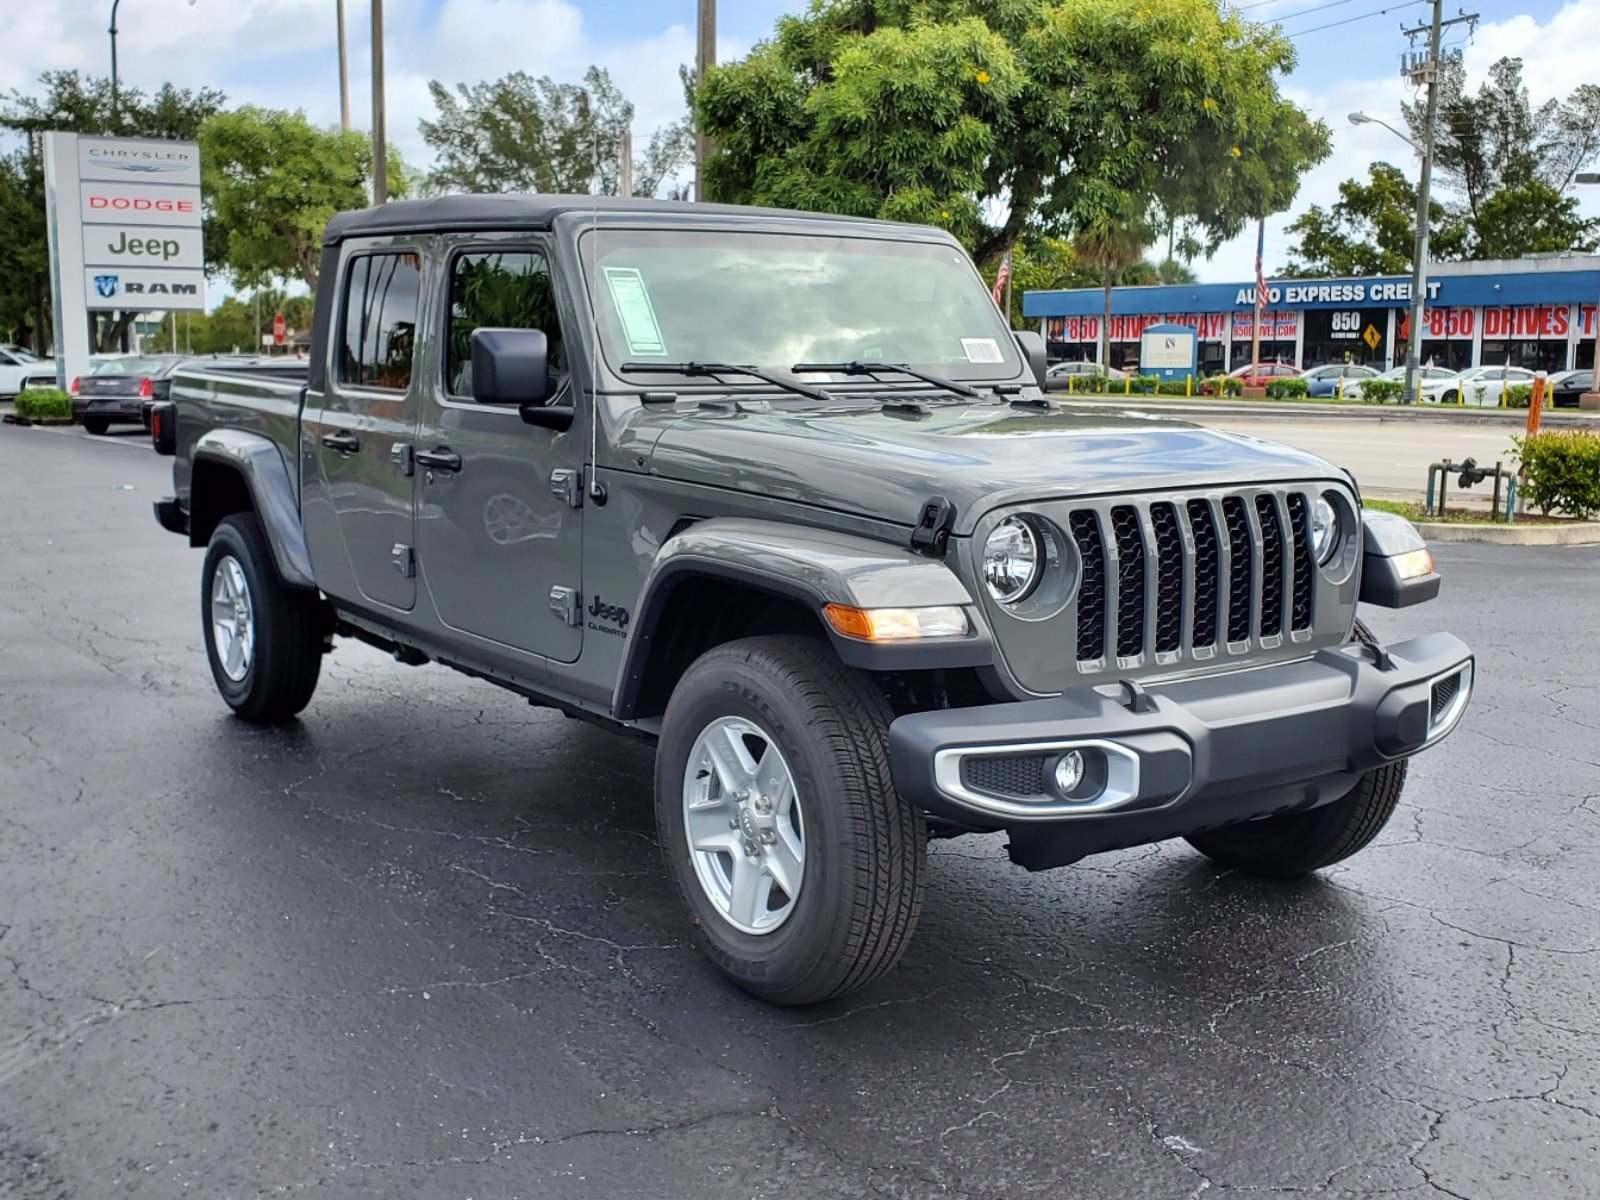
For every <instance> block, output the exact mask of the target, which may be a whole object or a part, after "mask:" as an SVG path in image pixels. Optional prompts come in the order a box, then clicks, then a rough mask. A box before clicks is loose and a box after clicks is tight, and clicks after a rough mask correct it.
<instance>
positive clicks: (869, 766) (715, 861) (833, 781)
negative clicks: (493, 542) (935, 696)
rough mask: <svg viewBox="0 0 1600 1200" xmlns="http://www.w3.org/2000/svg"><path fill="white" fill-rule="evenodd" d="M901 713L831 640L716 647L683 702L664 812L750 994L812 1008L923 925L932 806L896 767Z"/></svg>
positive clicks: (690, 898)
mask: <svg viewBox="0 0 1600 1200" xmlns="http://www.w3.org/2000/svg"><path fill="white" fill-rule="evenodd" d="M890 716H891V714H890V711H889V708H888V705H887V704H886V703H885V701H884V699H883V697H882V696H881V695H880V694H879V693H878V692H877V690H876V689H875V688H873V687H872V686H871V684H870V682H869V681H868V680H867V679H866V678H864V677H863V676H862V675H860V674H859V673H858V672H855V671H852V670H851V669H849V668H848V667H846V666H845V665H844V664H843V663H841V662H840V661H839V660H838V658H837V657H836V656H835V655H834V653H833V651H832V649H831V648H830V647H829V646H828V645H827V644H826V643H824V642H820V641H816V640H813V639H810V638H803V637H758V638H747V639H744V640H742V641H737V642H730V643H728V644H727V645H724V646H719V647H717V648H716V649H713V650H711V651H708V652H707V653H706V654H704V655H703V656H702V657H701V658H700V659H698V660H697V661H696V662H695V663H694V665H693V666H691V667H690V668H689V670H688V671H687V672H686V673H685V674H684V676H683V679H682V680H681V681H680V682H679V684H678V686H677V689H676V690H675V691H674V692H673V694H672V699H671V702H670V703H669V704H668V706H667V712H666V717H665V719H664V721H663V723H662V729H661V741H660V746H659V750H658V753H657V757H656V823H657V829H658V832H659V836H660V841H661V851H662V855H663V857H664V858H665V860H666V866H667V871H668V874H669V875H670V876H671V878H672V880H673V882H674V884H675V885H676V887H677V890H678V893H679V895H680V896H681V898H682V900H683V902H684V905H685V907H686V908H687V909H688V915H689V917H690V920H691V922H692V926H693V928H694V930H695V934H696V936H697V937H698V938H699V940H700V942H701V946H702V948H703V949H704V950H705V952H706V954H707V955H708V956H709V957H710V958H711V960H712V961H713V962H714V963H715V964H716V965H717V966H718V968H720V969H721V970H722V972H723V973H724V974H726V975H727V976H728V977H729V978H730V979H731V980H733V982H735V983H737V984H738V985H739V986H740V987H742V988H744V989H745V990H747V991H749V992H752V993H754V994H755V995H758V996H761V997H763V998H764V999H767V1000H771V1001H774V1002H776V1003H779V1004H812V1003H816V1002H817V1001H821V1000H827V999H830V998H832V997H834V996H840V995H843V994H844V993H846V992H849V991H852V990H854V989H855V988H858V987H861V986H862V985H863V984H866V983H868V982H870V981H871V980H873V979H876V978H877V977H878V976H880V975H882V974H884V973H885V972H887V971H888V970H890V969H891V968H892V967H893V966H894V964H895V963H896V962H897V961H898V960H899V958H900V955H901V952H902V951H903V950H904V949H905V946H906V943H907V942H908V941H909V939H910V937H911V932H912V929H913V927H914V926H915V924H916V919H917V909H918V905H919V903H920V900H921V894H922V886H923V876H924V871H925V866H926V849H927V832H926V828H925V826H924V823H923V820H922V817H921V815H920V814H919V813H918V812H916V811H915V810H914V809H912V808H911V807H910V806H909V805H907V804H906V803H905V802H904V801H903V800H901V799H900V797H899V796H898V795H896V793H895V791H894V785H893V783H892V782H891V780H890V775H889V757H888V726H889V720H890Z"/></svg>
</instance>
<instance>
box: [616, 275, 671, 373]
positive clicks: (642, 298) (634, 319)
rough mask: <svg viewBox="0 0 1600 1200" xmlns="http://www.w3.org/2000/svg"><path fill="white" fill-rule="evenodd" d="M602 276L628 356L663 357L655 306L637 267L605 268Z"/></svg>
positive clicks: (663, 352)
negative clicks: (618, 321)
mask: <svg viewBox="0 0 1600 1200" xmlns="http://www.w3.org/2000/svg"><path fill="white" fill-rule="evenodd" d="M605 275H606V286H607V287H609V288H610V289H611V303H612V305H613V306H614V307H615V308H616V310H617V319H618V320H620V321H621V322H622V333H623V336H624V337H626V338H627V339H628V353H629V354H643V355H650V356H653V357H656V358H660V357H663V356H664V355H665V354H666V352H667V343H666V341H665V340H664V339H663V338H662V336H661V326H660V325H659V324H658V323H657V322H656V310H655V306H654V305H652V304H651V303H650V293H649V291H648V290H647V289H646V288H645V286H644V276H643V275H641V274H640V273H639V269H638V268H637V267H606V268H605Z"/></svg>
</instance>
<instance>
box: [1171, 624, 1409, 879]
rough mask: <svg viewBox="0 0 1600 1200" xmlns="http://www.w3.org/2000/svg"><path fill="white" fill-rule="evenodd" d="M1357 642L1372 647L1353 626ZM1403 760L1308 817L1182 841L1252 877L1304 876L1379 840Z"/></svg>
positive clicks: (1396, 796)
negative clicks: (1373, 840)
mask: <svg viewBox="0 0 1600 1200" xmlns="http://www.w3.org/2000/svg"><path fill="white" fill-rule="evenodd" d="M1355 635H1356V639H1357V640H1358V641H1361V642H1365V643H1366V644H1367V645H1369V646H1370V645H1374V644H1375V639H1374V638H1373V636H1372V631H1371V630H1370V629H1368V628H1367V627H1366V626H1365V625H1363V624H1362V623H1361V622H1360V621H1357V622H1356V629H1355ZM1405 783H1406V760H1405V759H1401V760H1400V761H1399V762H1392V763H1385V764H1384V765H1383V766H1381V767H1378V768H1376V769H1375V770H1372V771H1368V772H1367V773H1366V774H1365V775H1363V776H1362V777H1361V778H1360V779H1359V780H1358V781H1357V783H1356V785H1355V786H1354V787H1352V788H1351V789H1350V791H1348V792H1347V793H1345V795H1343V796H1341V797H1339V799H1337V800H1335V801H1333V802H1332V803H1329V804H1324V805H1322V806H1320V807H1318V808H1313V809H1311V810H1310V811H1309V812H1299V813H1287V814H1285V815H1283V816H1279V817H1263V818H1262V819H1260V820H1258V821H1245V822H1243V823H1242V824H1239V825H1228V826H1225V827H1224V828H1222V829H1213V830H1210V831H1208V832H1206V833H1197V834H1194V835H1192V836H1191V837H1189V838H1187V839H1185V840H1186V841H1188V843H1189V844H1190V845H1191V846H1193V847H1194V848H1195V849H1196V850H1198V851H1200V853H1201V854H1204V855H1205V856H1206V857H1207V858H1211V859H1214V860H1216V861H1217V862H1219V863H1221V864H1222V865H1224V866H1227V867H1233V868H1235V869H1237V870H1240V871H1246V872H1248V873H1250V874H1252V875H1267V876H1274V877H1278V878H1285V877H1291V876H1296V875H1306V874H1309V873H1310V872H1312V871H1316V870H1320V869H1321V868H1323V867H1329V866H1332V865H1333V864H1334V863H1336V862H1339V861H1341V860H1343V859H1346V858H1349V857H1350V856H1351V855H1352V854H1354V853H1356V851H1358V850H1361V849H1363V848H1364V847H1365V846H1366V845H1367V844H1368V843H1369V842H1371V841H1372V839H1373V838H1375V837H1377V836H1378V833H1379V831H1380V830H1382V829H1383V827H1384V825H1386V824H1387V823H1388V821H1389V818H1390V817H1391V816H1393V815H1394V810H1395V807H1396V805H1398V804H1399V803H1400V793H1401V792H1402V791H1403V790H1404V789H1405Z"/></svg>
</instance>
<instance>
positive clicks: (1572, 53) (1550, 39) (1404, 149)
mask: <svg viewBox="0 0 1600 1200" xmlns="http://www.w3.org/2000/svg"><path fill="white" fill-rule="evenodd" d="M1596 46H1600V4H1596V3H1594V2H1593V0H1568V3H1567V4H1566V5H1565V6H1564V7H1562V8H1561V9H1559V10H1557V11H1556V13H1555V14H1554V15H1553V16H1552V17H1551V18H1550V19H1549V20H1548V21H1546V22H1545V23H1544V24H1542V25H1541V24H1540V23H1539V22H1538V21H1536V20H1535V19H1534V18H1533V17H1530V16H1526V15H1519V16H1513V17H1508V18H1506V19H1505V20H1502V21H1489V22H1485V23H1483V24H1480V25H1479V27H1478V30H1477V33H1476V35H1475V36H1474V37H1473V39H1472V41H1471V43H1470V44H1469V45H1467V46H1465V47H1464V59H1465V64H1466V68H1467V82H1468V86H1469V87H1472V88H1476V87H1477V86H1478V83H1479V82H1480V81H1481V80H1483V78H1484V77H1485V75H1486V74H1487V72H1488V69H1489V67H1490V65H1491V64H1492V63H1494V62H1495V61H1496V60H1498V59H1500V58H1504V57H1512V58H1518V57H1520V58H1521V59H1523V61H1524V64H1525V69H1524V79H1525V81H1526V83H1527V85H1528V94H1529V98H1530V99H1531V100H1532V101H1533V103H1534V104H1542V103H1543V102H1544V101H1546V100H1549V99H1551V98H1552V97H1556V96H1560V97H1565V96H1568V95H1570V94H1571V93H1572V91H1573V89H1574V88H1576V87H1577V86H1578V85H1579V84H1583V83H1594V82H1595V81H1596V77H1597V71H1596V67H1595V61H1596V60H1595V47H1596ZM1284 94H1285V95H1287V96H1288V97H1289V98H1290V99H1292V100H1294V101H1295V103H1297V104H1299V105H1300V106H1301V107H1303V108H1304V109H1305V110H1306V111H1307V112H1309V113H1310V114H1311V115H1312V116H1315V117H1321V118H1322V119H1323V120H1324V121H1326V122H1327V123H1328V126H1329V128H1330V129H1332V130H1333V131H1334V134H1333V153H1332V155H1330V156H1329V158H1328V159H1327V161H1325V162H1323V163H1322V164H1321V165H1319V166H1317V167H1315V168H1313V169H1312V170H1311V171H1309V172H1307V173H1306V176H1305V178H1304V179H1302V180H1301V183H1300V192H1299V195H1298V196H1297V197H1296V199H1295V203H1294V205H1293V206H1292V207H1291V208H1290V210H1289V211H1288V212H1287V213H1280V214H1278V215H1277V216H1275V217H1270V218H1268V220H1267V252H1266V269H1267V273H1268V274H1269V275H1270V274H1272V273H1274V272H1276V271H1281V270H1282V269H1283V268H1284V266H1285V265H1286V263H1287V260H1288V248H1289V246H1291V245H1292V244H1293V239H1292V238H1291V237H1290V236H1289V234H1288V233H1287V232H1286V231H1287V229H1288V226H1289V225H1290V224H1291V223H1292V222H1293V221H1294V219H1295V218H1296V217H1297V216H1299V215H1300V214H1301V213H1303V212H1305V211H1306V210H1307V209H1308V208H1310V207H1311V206H1312V205H1313V204H1318V205H1321V206H1322V207H1324V208H1327V207H1328V206H1329V205H1331V204H1333V203H1334V202H1335V201H1337V200H1338V198H1339V184H1340V183H1341V182H1343V181H1344V180H1346V179H1355V178H1365V177H1366V174H1367V167H1368V166H1369V165H1370V164H1371V163H1373V162H1375V161H1384V162H1389V163H1393V164H1394V165H1395V166H1397V167H1399V168H1400V169H1401V170H1402V171H1404V172H1405V173H1406V175H1407V177H1408V178H1410V179H1411V180H1413V181H1415V180H1416V178H1417V175H1418V163H1417V158H1416V155H1415V153H1413V151H1412V150H1411V148H1410V147H1409V146H1407V145H1406V144H1405V143H1404V142H1402V141H1400V140H1399V139H1398V138H1397V137H1395V136H1394V134H1392V133H1390V132H1388V131H1387V130H1385V129H1384V128H1382V127H1381V126H1378V125H1362V126H1356V127H1351V125H1350V120H1349V114H1350V113H1352V112H1366V113H1367V114H1369V115H1370V116H1374V117H1380V118H1382V119H1383V120H1385V121H1388V122H1389V123H1390V124H1391V125H1394V126H1395V127H1396V128H1398V129H1399V130H1400V131H1401V132H1403V133H1405V132H1408V131H1407V130H1406V127H1405V123H1404V121H1403V120H1402V118H1401V115H1400V103H1401V101H1402V100H1405V101H1409V100H1411V99H1412V98H1413V97H1414V96H1415V95H1420V92H1415V91H1414V90H1413V89H1412V87H1411V86H1410V84H1408V83H1407V82H1405V81H1404V80H1402V79H1401V78H1400V76H1399V75H1398V73H1396V72H1394V71H1392V70H1389V71H1385V73H1384V74H1382V75H1376V76H1374V77H1372V78H1370V79H1364V80H1348V81H1344V80H1341V81H1339V82H1336V83H1334V84H1333V85H1332V86H1330V87H1327V88H1325V89H1321V90H1318V91H1315V92H1306V91H1303V90H1301V89H1300V88H1298V87H1295V86H1294V85H1293V84H1292V83H1291V85H1290V86H1288V87H1286V88H1285V89H1284ZM1577 195H1578V200H1579V206H1580V208H1581V209H1582V210H1583V212H1584V213H1585V215H1587V216H1592V217H1600V188H1594V187H1591V188H1587V189H1585V188H1580V189H1578V192H1577ZM1255 254H1256V234H1255V230H1254V229H1251V230H1250V231H1249V232H1248V233H1245V234H1242V235H1240V236H1239V237H1237V238H1234V239H1233V240H1232V241H1230V242H1228V243H1226V244H1225V245H1224V246H1223V247H1222V248H1221V249H1220V250H1218V251H1217V253H1216V255H1215V256H1214V257H1213V258H1212V259H1211V260H1210V261H1209V262H1197V263H1196V264H1195V269H1196V270H1197V271H1198V272H1199V274H1200V277H1201V278H1202V279H1205V280H1208V281H1232V280H1236V279H1239V280H1247V279H1251V278H1253V277H1254V275H1255Z"/></svg>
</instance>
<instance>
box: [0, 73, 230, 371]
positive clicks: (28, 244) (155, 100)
mask: <svg viewBox="0 0 1600 1200" xmlns="http://www.w3.org/2000/svg"><path fill="white" fill-rule="evenodd" d="M39 84H40V94H37V95H24V94H23V93H21V92H17V91H13V92H10V93H9V94H7V95H6V96H4V97H3V98H0V130H5V131H9V132H11V133H15V134H19V135H21V143H22V144H21V146H20V147H19V148H18V149H17V150H15V151H14V152H12V153H11V154H8V155H4V156H0V332H5V333H6V334H7V340H15V341H18V342H21V343H23V344H25V345H31V346H32V347H33V348H34V349H35V350H38V351H41V352H42V351H43V350H44V349H45V344H46V342H47V341H48V340H49V337H50V334H49V332H48V331H49V328H50V320H51V318H50V269H49V248H48V243H47V240H46V235H45V219H44V162H43V157H44V155H43V142H42V140H41V136H40V135H42V134H44V133H45V132H47V131H50V130H59V131H61V132H65V133H90V134H112V135H115V136H119V137H148V138H170V139H176V140H180V141H187V140H190V139H193V138H194V137H196V136H197V134H198V133H199V130H200V126H201V124H202V123H203V122H204V121H205V120H206V118H207V117H209V116H211V115H212V114H213V113H216V112H217V111H218V110H219V109H220V108H221V106H222V102H223V95H222V93H221V92H216V91H210V90H202V91H188V90H186V89H183V88H175V87H173V86H172V85H171V84H167V85H164V86H163V87H162V88H161V89H160V90H158V91H156V92H154V93H145V92H143V91H140V90H139V89H138V88H130V87H119V88H118V89H117V98H116V103H115V105H113V104H112V99H111V81H110V80H109V79H97V78H94V77H92V76H86V75H80V74H78V72H76V71H46V72H45V73H44V74H42V75H41V76H40V77H39ZM212 224H213V223H212V222H211V221H209V220H208V221H207V226H208V236H210V234H209V229H210V226H211V225H212ZM135 316H137V314H136V313H132V312H126V313H97V314H95V315H94V317H93V320H94V326H93V327H92V329H91V336H92V338H93V344H94V346H95V348H96V349H99V350H109V349H113V348H114V347H116V346H117V345H119V344H120V340H121V337H122V335H123V333H124V332H126V330H127V329H128V327H129V326H130V325H131V324H132V323H133V319H134V317H135Z"/></svg>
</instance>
